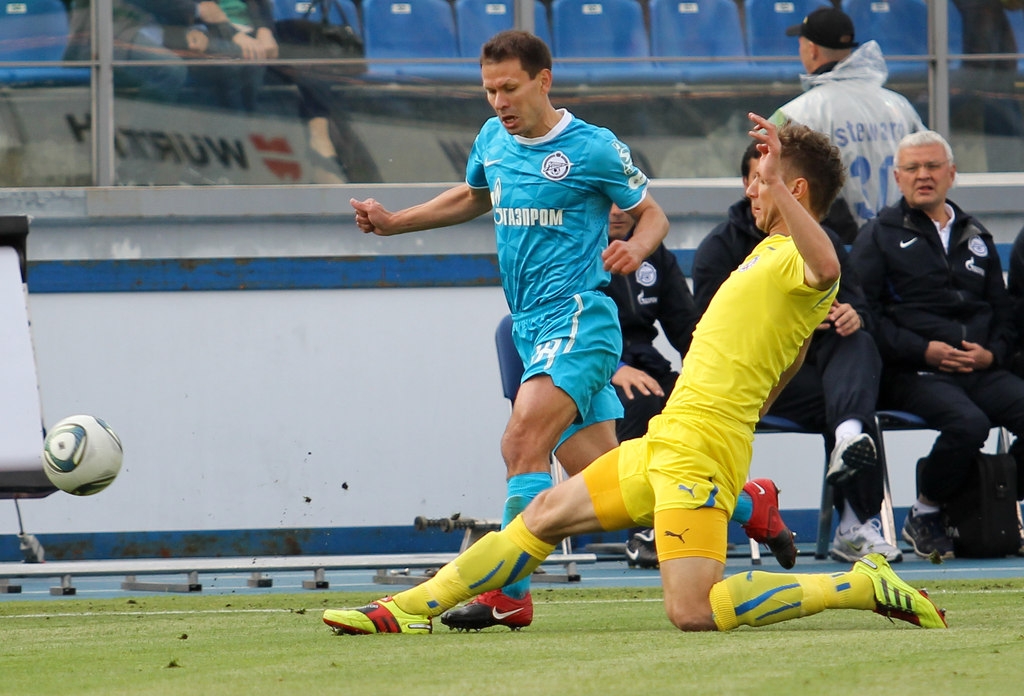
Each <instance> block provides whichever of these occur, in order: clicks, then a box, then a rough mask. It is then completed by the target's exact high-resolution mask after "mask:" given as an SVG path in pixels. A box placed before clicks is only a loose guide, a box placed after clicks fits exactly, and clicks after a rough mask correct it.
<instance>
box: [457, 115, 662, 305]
mask: <svg viewBox="0 0 1024 696" xmlns="http://www.w3.org/2000/svg"><path fill="white" fill-rule="evenodd" d="M561 114H562V118H561V120H560V121H559V122H558V124H557V125H556V126H555V127H554V128H552V129H551V131H550V132H549V133H548V134H547V135H544V136H542V137H539V138H524V137H521V136H518V135H510V134H509V133H508V132H507V131H506V130H505V128H504V127H503V126H502V125H501V121H500V120H499V119H498V118H496V117H495V118H491V119H490V120H488V121H487V123H485V124H484V126H483V128H481V129H480V133H479V134H478V135H477V138H476V142H474V143H473V150H472V152H470V155H469V162H468V164H467V166H466V183H467V184H469V186H471V187H472V188H475V189H482V188H487V189H489V190H490V192H491V205H492V206H493V211H492V212H493V214H494V228H495V233H496V235H497V244H498V264H499V267H500V269H501V282H502V285H503V287H504V289H505V297H506V299H507V300H508V305H509V308H510V309H511V310H512V314H513V316H518V315H521V314H523V313H528V312H531V311H532V310H535V309H538V308H539V307H542V306H543V305H546V304H549V303H551V302H560V301H564V300H566V299H568V298H571V297H573V296H574V295H577V294H579V293H583V292H587V291H591V290H596V289H597V288H599V287H601V286H603V285H606V284H607V283H608V280H609V277H610V276H609V274H608V272H607V271H605V270H604V266H603V263H602V261H601V252H602V251H603V250H604V249H605V247H606V246H607V244H608V213H609V211H610V210H611V203H612V202H613V201H614V202H615V204H616V205H618V206H619V207H620V208H622V209H623V210H630V209H631V208H634V207H636V206H637V205H638V204H639V203H640V202H641V201H642V200H643V199H644V196H645V195H646V193H647V177H646V176H645V175H644V173H643V172H642V171H640V170H639V169H637V168H636V166H634V165H633V160H632V157H631V156H630V153H629V148H628V147H626V146H625V145H624V144H623V143H621V142H619V141H618V140H617V139H616V138H615V135H614V134H612V132H611V131H609V130H608V129H606V128H599V127H597V126H593V125H591V124H589V123H587V122H585V121H582V120H580V119H578V118H575V117H574V116H573V115H572V114H571V113H569V112H568V111H565V110H562V111H561Z"/></svg>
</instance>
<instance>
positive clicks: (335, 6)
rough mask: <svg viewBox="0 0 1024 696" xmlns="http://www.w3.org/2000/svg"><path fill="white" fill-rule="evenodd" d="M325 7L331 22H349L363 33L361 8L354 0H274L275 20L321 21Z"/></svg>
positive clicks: (337, 23) (359, 32) (336, 23)
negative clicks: (359, 8)
mask: <svg viewBox="0 0 1024 696" xmlns="http://www.w3.org/2000/svg"><path fill="white" fill-rule="evenodd" d="M325 7H326V8H327V20H328V23H329V24H333V25H344V24H348V25H349V26H350V27H352V28H353V29H355V30H356V32H357V33H358V34H359V35H360V36H362V35H363V23H362V21H361V20H360V19H359V10H357V9H356V5H355V3H354V2H353V1H352V0H274V5H273V11H274V21H275V22H280V21H282V20H287V19H308V20H309V21H311V22H319V21H320V20H321V18H322V17H323V10H324V8H325Z"/></svg>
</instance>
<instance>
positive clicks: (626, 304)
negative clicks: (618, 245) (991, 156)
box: [604, 203, 697, 568]
mask: <svg viewBox="0 0 1024 696" xmlns="http://www.w3.org/2000/svg"><path fill="white" fill-rule="evenodd" d="M634 225H635V223H634V221H633V218H632V217H630V215H629V213H627V212H625V211H623V210H622V209H621V208H619V207H618V206H617V205H615V204H614V203H613V204H612V208H611V213H610V214H609V216H608V238H609V239H612V240H615V239H628V238H629V236H630V235H631V234H632V233H633V227H634ZM604 292H605V294H606V295H608V296H609V297H611V298H612V299H613V300H615V305H616V307H618V310H619V325H620V326H621V328H622V357H621V358H620V360H619V367H618V369H617V370H616V371H615V374H614V375H612V385H613V386H614V387H615V392H616V393H617V394H618V396H619V401H621V402H622V408H623V417H622V418H621V419H619V421H618V422H617V423H616V426H615V435H616V437H617V439H618V440H619V441H620V442H622V441H625V440H632V439H633V438H637V437H640V436H642V435H643V434H644V433H646V432H647V422H648V421H649V420H650V419H651V418H653V417H654V416H656V415H658V414H659V413H661V410H662V409H663V408H664V407H665V401H666V400H667V399H668V394H669V393H671V392H672V387H673V386H674V385H675V382H676V379H677V378H678V377H679V373H678V372H676V371H675V370H673V369H672V364H671V363H670V362H669V360H668V359H667V358H666V357H665V356H664V355H662V354H661V353H660V352H659V351H658V349H657V348H656V347H655V346H654V339H656V338H657V337H658V327H657V326H656V323H657V324H660V325H661V328H662V330H663V331H664V332H665V338H666V339H667V340H668V342H669V344H671V345H672V347H673V348H675V349H676V350H677V351H678V352H679V357H680V358H683V357H684V356H685V355H686V351H687V350H688V349H689V348H690V340H691V339H692V334H693V327H694V325H695V324H696V323H697V309H696V307H695V305H694V303H693V295H692V294H691V293H690V286H689V285H687V284H686V278H685V277H684V276H683V271H682V269H680V268H679V263H678V262H677V261H676V257H675V255H674V254H673V253H672V252H671V251H669V250H668V249H667V248H666V247H665V245H664V244H659V245H658V248H657V249H655V250H654V252H653V253H652V254H651V255H650V256H648V257H647V258H646V259H645V260H644V261H643V263H641V264H640V268H638V269H637V270H636V271H635V272H634V273H629V274H626V275H613V276H612V279H611V281H610V282H609V283H608V285H606V286H605V287H604ZM626 558H627V561H628V563H629V565H630V566H634V565H635V566H639V567H641V568H657V567H658V554H657V551H656V549H655V544H654V531H653V530H652V529H650V528H646V527H636V528H634V529H631V530H630V532H629V537H628V539H627V541H626Z"/></svg>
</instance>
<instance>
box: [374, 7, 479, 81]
mask: <svg viewBox="0 0 1024 696" xmlns="http://www.w3.org/2000/svg"><path fill="white" fill-rule="evenodd" d="M362 7H363V28H364V41H365V42H366V58H367V59H368V61H369V71H370V72H369V75H368V77H370V78H386V79H387V78H403V79H407V80H417V79H432V80H458V81H463V80H466V79H468V77H469V76H470V75H475V76H476V77H479V66H478V65H477V64H475V63H474V64H472V65H469V64H459V63H452V62H449V63H443V62H433V63H432V62H430V61H431V60H436V59H452V58H458V57H459V44H458V38H457V35H456V31H455V13H454V11H453V9H452V6H451V5H450V4H449V3H448V1H447V0H363V3H362ZM380 59H388V60H391V59H404V61H408V62H404V61H403V62H398V63H381V62H379V60H380Z"/></svg>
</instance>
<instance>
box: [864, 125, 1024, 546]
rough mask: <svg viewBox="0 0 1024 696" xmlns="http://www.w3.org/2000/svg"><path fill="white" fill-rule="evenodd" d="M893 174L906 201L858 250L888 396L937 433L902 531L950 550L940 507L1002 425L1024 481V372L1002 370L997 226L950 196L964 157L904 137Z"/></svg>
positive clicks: (1006, 341)
mask: <svg viewBox="0 0 1024 696" xmlns="http://www.w3.org/2000/svg"><path fill="white" fill-rule="evenodd" d="M895 177H896V184H897V185H898V186H899V188H900V191H901V192H902V193H903V198H902V199H900V201H899V202H898V203H897V204H896V205H894V206H890V207H888V208H885V209H884V210H882V211H881V212H880V213H879V214H878V216H877V217H876V218H874V219H873V220H871V221H870V222H869V223H868V224H867V225H865V226H864V227H863V228H862V229H861V232H860V235H859V236H858V237H857V241H856V243H855V244H854V247H853V252H852V254H851V258H852V260H853V263H854V267H855V268H856V269H857V271H858V273H859V274H860V277H861V280H862V282H863V288H864V292H865V294H866V296H867V299H868V305H869V307H870V311H871V313H872V315H873V320H874V321H873V332H874V335H875V340H876V341H877V343H878V347H879V351H880V352H881V354H882V359H883V361H884V372H885V377H884V379H883V380H882V385H883V386H882V394H881V401H882V403H883V405H885V406H886V407H889V408H896V409H900V410H903V411H909V412H910V413H914V414H917V415H918V416H920V417H921V418H923V419H924V421H925V423H927V425H928V427H929V428H932V429H934V430H938V431H939V437H938V438H937V439H936V440H935V444H934V445H933V446H932V449H931V451H930V452H929V453H928V456H926V457H924V458H923V459H922V460H921V461H920V462H919V464H918V478H917V490H918V497H917V501H916V502H915V503H914V505H913V507H912V508H911V509H910V512H909V513H908V514H907V519H906V521H905V523H904V525H903V533H902V535H903V538H904V539H905V540H906V541H908V542H909V543H911V544H912V545H913V547H914V552H915V553H916V554H917V555H918V556H921V557H924V558H927V557H928V556H929V555H931V554H933V553H934V554H937V555H938V556H939V557H942V558H952V556H953V543H952V540H951V539H950V538H949V537H948V536H947V535H946V529H945V527H944V526H943V524H942V521H941V514H940V512H941V507H942V505H943V504H944V503H948V502H949V501H950V500H952V499H953V498H954V497H955V496H956V495H957V493H958V491H960V490H962V489H963V487H964V486H965V484H966V482H967V478H968V476H969V474H970V471H971V468H972V466H973V462H974V460H975V456H976V455H977V453H978V452H979V451H980V450H981V448H982V447H983V446H984V444H985V441H986V440H987V439H988V435H989V430H990V429H991V428H992V426H993V425H995V426H1004V427H1006V428H1008V429H1009V430H1010V431H1011V432H1012V433H1013V434H1014V435H1015V436H1016V437H1017V439H1016V441H1015V442H1014V444H1013V446H1012V447H1011V448H1010V452H1011V453H1012V454H1013V455H1014V457H1015V458H1016V460H1017V468H1018V481H1019V482H1024V456H1022V446H1024V445H1022V441H1021V440H1020V435H1021V433H1024V380H1022V379H1021V378H1019V377H1016V376H1014V375H1013V374H1011V373H1010V372H1009V371H1008V370H1006V369H1004V366H1005V365H1006V364H1007V360H1008V358H1009V356H1010V353H1011V350H1012V347H1013V340H1014V329H1013V322H1014V317H1013V306H1012V304H1011V302H1010V297H1009V295H1008V293H1007V292H1006V286H1005V285H1004V283H1003V270H1002V264H1001V263H1000V260H999V255H998V254H997V252H996V246H995V243H994V242H993V240H992V235H991V234H989V232H988V230H986V229H985V228H984V227H983V226H982V225H981V223H980V222H979V221H978V220H977V219H976V218H974V217H973V216H972V215H970V214H968V213H966V212H965V211H963V210H962V209H961V208H959V207H958V206H957V205H956V203H954V202H952V201H951V200H949V199H948V198H947V197H946V194H947V192H948V191H949V189H950V187H952V185H953V181H954V179H955V177H956V165H955V164H954V163H953V151H952V149H951V148H950V147H949V143H947V142H946V140H945V138H943V137H942V136H941V135H939V134H938V133H935V132H932V131H923V132H921V133H914V134H912V135H909V136H907V137H906V138H904V139H903V140H902V141H901V142H900V144H899V149H898V152H897V154H896V168H895ZM1020 487H1021V484H1020V483H1018V490H1017V491H1016V498H1017V499H1018V500H1019V499H1021V498H1022V497H1024V491H1022V490H1020Z"/></svg>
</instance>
